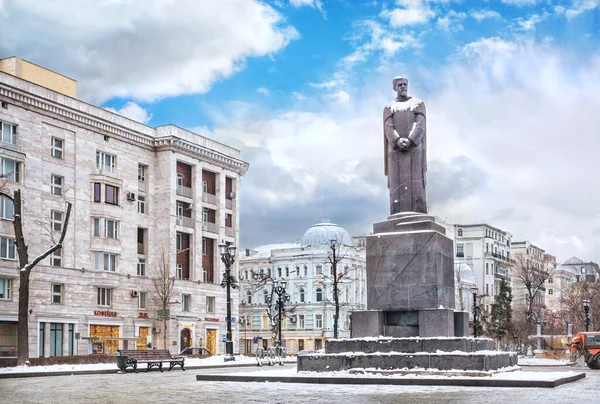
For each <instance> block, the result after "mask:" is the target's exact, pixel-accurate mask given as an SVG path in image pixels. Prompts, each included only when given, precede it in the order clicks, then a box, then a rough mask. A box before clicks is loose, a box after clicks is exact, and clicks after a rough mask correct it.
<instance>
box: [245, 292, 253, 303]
mask: <svg viewBox="0 0 600 404" xmlns="http://www.w3.org/2000/svg"><path fill="white" fill-rule="evenodd" d="M246 303H248V304H252V291H251V290H247V291H246Z"/></svg>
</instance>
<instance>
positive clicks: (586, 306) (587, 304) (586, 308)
mask: <svg viewBox="0 0 600 404" xmlns="http://www.w3.org/2000/svg"><path fill="white" fill-rule="evenodd" d="M591 303H592V302H590V301H589V300H587V299H586V300H584V301H583V311H584V312H585V319H584V320H583V321H584V323H585V332H588V331H589V330H590V323H591V322H592V320H590V305H591Z"/></svg>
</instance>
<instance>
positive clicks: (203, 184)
mask: <svg viewBox="0 0 600 404" xmlns="http://www.w3.org/2000/svg"><path fill="white" fill-rule="evenodd" d="M202 192H204V193H205V194H207V193H208V182H206V181H202Z"/></svg>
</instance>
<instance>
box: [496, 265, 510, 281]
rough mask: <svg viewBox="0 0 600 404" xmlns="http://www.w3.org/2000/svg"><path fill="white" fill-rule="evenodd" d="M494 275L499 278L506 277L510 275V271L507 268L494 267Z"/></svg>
mask: <svg viewBox="0 0 600 404" xmlns="http://www.w3.org/2000/svg"><path fill="white" fill-rule="evenodd" d="M494 275H495V276H496V277H497V278H502V279H506V278H507V277H508V271H507V270H506V268H498V267H496V268H495V269H494Z"/></svg>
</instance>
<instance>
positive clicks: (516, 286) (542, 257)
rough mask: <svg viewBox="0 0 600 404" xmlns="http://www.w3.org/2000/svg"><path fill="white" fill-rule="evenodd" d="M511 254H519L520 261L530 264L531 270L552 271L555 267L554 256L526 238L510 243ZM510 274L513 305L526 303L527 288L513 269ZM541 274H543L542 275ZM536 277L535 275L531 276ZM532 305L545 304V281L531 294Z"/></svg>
mask: <svg viewBox="0 0 600 404" xmlns="http://www.w3.org/2000/svg"><path fill="white" fill-rule="evenodd" d="M510 251H511V254H512V255H513V257H515V258H516V257H517V256H520V257H521V258H520V261H522V262H523V263H526V264H527V265H529V266H530V268H531V271H542V272H545V271H549V272H553V270H554V268H555V267H556V257H554V256H553V255H550V254H546V251H545V250H544V249H542V248H540V247H538V246H536V245H534V244H533V243H531V242H530V241H528V240H525V241H515V242H513V243H512V244H511V249H510ZM510 275H511V280H512V293H513V305H517V306H519V305H527V304H528V302H527V290H526V288H525V286H524V284H523V281H522V279H520V277H519V276H518V275H517V274H516V273H515V271H514V270H513V271H512V273H511V274H510ZM542 276H543V275H542ZM532 279H536V277H532ZM533 300H534V302H533V305H534V306H535V307H539V308H544V307H545V305H546V282H544V283H543V284H542V285H541V286H540V287H539V289H538V290H537V292H536V293H535V296H533Z"/></svg>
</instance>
